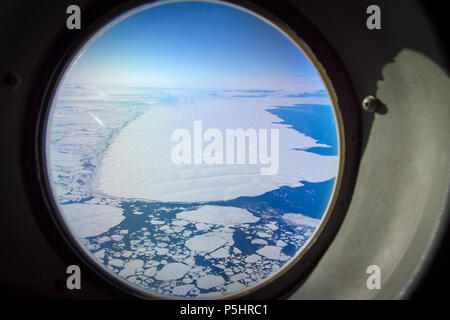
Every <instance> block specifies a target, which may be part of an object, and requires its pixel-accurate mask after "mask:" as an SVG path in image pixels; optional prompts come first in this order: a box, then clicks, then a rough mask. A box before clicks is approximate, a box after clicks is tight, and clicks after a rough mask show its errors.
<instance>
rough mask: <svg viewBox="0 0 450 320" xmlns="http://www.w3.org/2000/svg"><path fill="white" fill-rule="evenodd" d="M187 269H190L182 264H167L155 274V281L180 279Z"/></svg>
mask: <svg viewBox="0 0 450 320" xmlns="http://www.w3.org/2000/svg"><path fill="white" fill-rule="evenodd" d="M189 269H191V267H190V266H188V265H185V264H184V263H179V262H174V263H169V264H166V265H165V266H164V267H163V268H162V269H161V270H159V271H158V273H156V276H155V279H156V280H164V281H167V280H174V279H180V278H182V277H183V276H184V275H185V274H186V272H188V271H189Z"/></svg>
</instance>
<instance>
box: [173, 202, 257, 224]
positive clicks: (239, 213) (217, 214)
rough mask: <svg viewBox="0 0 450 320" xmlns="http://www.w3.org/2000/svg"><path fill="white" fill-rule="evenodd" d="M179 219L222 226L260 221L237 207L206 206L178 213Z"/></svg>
mask: <svg viewBox="0 0 450 320" xmlns="http://www.w3.org/2000/svg"><path fill="white" fill-rule="evenodd" d="M177 218H178V219H184V220H188V221H192V222H203V223H211V224H220V225H239V224H243V223H253V222H257V221H259V218H257V217H255V216H254V215H253V214H251V213H250V212H249V211H248V210H245V209H242V208H236V207H226V206H212V205H205V206H202V207H200V208H198V209H195V210H189V211H183V212H180V213H177Z"/></svg>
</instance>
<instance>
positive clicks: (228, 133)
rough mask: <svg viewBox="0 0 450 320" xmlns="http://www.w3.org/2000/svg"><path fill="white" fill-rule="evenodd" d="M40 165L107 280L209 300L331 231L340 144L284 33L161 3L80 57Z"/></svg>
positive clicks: (228, 9)
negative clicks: (324, 225) (325, 225)
mask: <svg viewBox="0 0 450 320" xmlns="http://www.w3.org/2000/svg"><path fill="white" fill-rule="evenodd" d="M46 154H47V170H48V173H49V180H50V181H49V182H50V185H51V190H52V193H53V196H54V199H55V202H56V205H57V207H58V210H59V213H60V215H61V217H62V219H63V221H64V223H65V224H66V226H67V227H68V229H69V230H70V232H72V234H73V235H74V236H75V237H76V239H77V241H78V244H79V246H80V248H81V249H82V250H85V252H87V253H88V254H89V255H90V257H91V259H93V260H94V261H96V263H97V264H98V265H99V266H100V267H102V268H103V269H104V270H105V272H109V273H111V274H112V275H114V276H115V277H116V278H117V279H118V280H119V281H121V282H125V283H127V284H130V285H132V286H133V287H134V288H136V290H139V291H141V292H144V293H147V294H149V295H153V296H159V297H173V298H179V297H188V298H206V297H225V296H229V295H232V294H236V293H242V292H243V291H245V290H247V289H251V288H254V287H255V286H257V285H259V284H261V283H262V282H263V281H264V280H266V279H268V278H270V277H272V276H274V275H276V274H277V273H278V272H279V271H280V270H282V269H283V268H286V267H288V266H289V265H290V262H292V261H293V260H295V259H296V257H298V256H299V255H300V254H301V253H302V249H304V248H306V247H307V243H308V242H309V241H310V239H312V237H314V236H315V234H316V233H317V232H316V231H317V230H318V228H319V226H320V224H321V222H322V221H323V220H324V217H326V212H327V208H328V207H329V203H330V199H331V197H332V195H333V191H334V189H335V180H336V177H337V174H338V166H339V141H338V127H337V122H336V114H335V110H334V108H333V106H332V101H331V99H330V96H329V93H328V91H327V89H326V87H325V85H324V82H323V80H322V78H321V76H320V74H319V73H318V72H317V70H316V68H315V67H314V65H313V64H312V62H311V60H310V59H309V58H308V57H307V56H306V55H305V53H304V51H303V50H302V49H301V47H300V46H299V44H298V43H296V42H295V41H294V40H293V39H291V38H290V37H288V36H287V35H286V34H285V33H284V32H283V31H281V29H279V28H278V27H276V26H275V25H274V24H273V23H271V22H269V21H268V20H266V19H264V18H262V17H260V16H258V15H257V14H255V13H251V12H249V11H247V10H245V9H243V8H240V7H238V6H236V5H228V4H225V3H218V2H202V1H195V2H157V3H153V4H151V5H145V6H141V7H138V8H135V9H133V10H131V11H129V12H127V13H125V14H123V15H122V16H120V17H119V18H117V19H116V20H114V21H112V22H111V23H110V24H109V25H108V26H106V27H104V28H103V29H102V30H100V31H98V32H97V34H95V35H94V36H93V37H92V39H91V40H90V41H88V43H87V44H86V45H85V46H84V47H83V48H81V50H80V51H79V52H78V54H77V55H76V57H75V58H74V59H73V61H72V62H71V63H70V65H69V67H68V68H67V71H66V72H65V74H64V76H63V78H62V80H61V82H60V84H59V86H58V89H57V91H56V94H55V96H54V99H53V101H52V105H51V110H50V114H49V118H48V124H47V131H46ZM298 263H301V258H300V260H299V262H298Z"/></svg>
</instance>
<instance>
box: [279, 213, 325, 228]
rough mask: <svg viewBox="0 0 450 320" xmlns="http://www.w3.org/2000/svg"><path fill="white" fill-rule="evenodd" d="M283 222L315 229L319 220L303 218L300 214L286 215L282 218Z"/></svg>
mask: <svg viewBox="0 0 450 320" xmlns="http://www.w3.org/2000/svg"><path fill="white" fill-rule="evenodd" d="M282 218H283V220H284V221H286V222H287V223H290V224H294V225H297V226H308V227H314V228H315V227H317V225H318V224H319V222H320V220H319V219H314V218H310V217H307V216H304V215H302V214H300V213H286V214H284V215H283V216H282Z"/></svg>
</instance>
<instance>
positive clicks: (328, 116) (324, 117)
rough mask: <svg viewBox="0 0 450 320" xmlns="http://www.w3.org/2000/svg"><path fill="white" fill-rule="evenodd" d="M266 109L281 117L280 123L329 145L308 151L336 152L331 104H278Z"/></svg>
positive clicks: (332, 154) (327, 153) (336, 139)
mask: <svg viewBox="0 0 450 320" xmlns="http://www.w3.org/2000/svg"><path fill="white" fill-rule="evenodd" d="M267 111H268V112H270V113H272V114H274V115H276V116H278V117H279V118H281V119H283V121H282V122H280V123H282V124H288V125H290V126H291V127H292V128H293V129H295V130H297V131H299V132H301V133H303V134H305V135H307V136H309V137H311V138H313V139H316V140H317V141H318V143H321V144H326V145H329V146H330V148H310V149H308V151H309V152H314V153H317V154H320V155H330V156H335V155H337V154H338V137H337V130H336V121H335V119H334V112H333V108H332V107H331V106H328V105H317V104H298V105H296V106H291V107H283V106H280V107H277V108H276V109H268V110H267Z"/></svg>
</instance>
